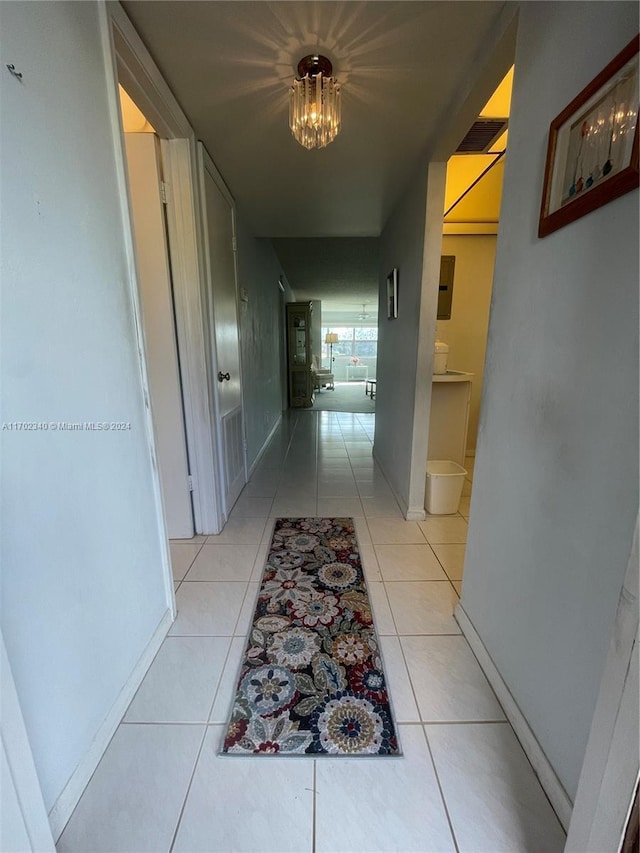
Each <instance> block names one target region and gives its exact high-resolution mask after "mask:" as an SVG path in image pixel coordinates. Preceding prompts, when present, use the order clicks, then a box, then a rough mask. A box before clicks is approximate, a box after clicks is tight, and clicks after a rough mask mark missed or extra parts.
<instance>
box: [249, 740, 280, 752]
mask: <svg viewBox="0 0 640 853" xmlns="http://www.w3.org/2000/svg"><path fill="white" fill-rule="evenodd" d="M253 751H254V752H255V753H260V752H267V753H271V754H273V753H275V752H280V745H279V744H277V743H274V742H273V741H271V740H265V741H264V742H263V743H259V744H258V746H257V748H256V749H254V750H253Z"/></svg>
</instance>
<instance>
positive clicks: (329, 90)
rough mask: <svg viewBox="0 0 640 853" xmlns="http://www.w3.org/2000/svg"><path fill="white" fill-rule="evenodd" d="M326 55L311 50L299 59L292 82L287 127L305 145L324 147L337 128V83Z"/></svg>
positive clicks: (335, 134) (338, 96) (338, 86)
mask: <svg viewBox="0 0 640 853" xmlns="http://www.w3.org/2000/svg"><path fill="white" fill-rule="evenodd" d="M332 71H333V68H332V65H331V63H330V62H329V60H328V59H327V58H326V56H319V55H317V54H311V55H310V56H305V57H304V58H303V59H301V60H300V62H299V63H298V76H297V77H296V78H294V81H293V84H292V86H291V94H290V100H289V127H290V128H291V133H293V135H294V137H295V138H296V139H297V141H298V142H299V143H300V145H303V146H304V147H305V148H324V147H325V146H326V145H328V144H329V143H330V142H333V140H334V139H335V138H336V136H337V135H338V131H339V130H340V84H339V83H338V81H337V80H336V78H335V77H332V76H331V72H332Z"/></svg>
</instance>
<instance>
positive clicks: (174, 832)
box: [169, 723, 208, 853]
mask: <svg viewBox="0 0 640 853" xmlns="http://www.w3.org/2000/svg"><path fill="white" fill-rule="evenodd" d="M207 732H208V728H207V724H206V723H205V725H204V731H203V733H202V740H201V741H200V748H199V749H198V754H197V755H196V760H195V761H194V763H193V770H192V771H191V776H190V777H189V784H188V785H187V790H186V791H185V795H184V799H183V801H182V806H181V807H180V812H179V814H178V820H177V821H176V828H175V830H174V831H173V835H172V836H171V844H170V845H169V853H173V848H174V846H175V843H176V839H177V837H178V831H179V830H180V824H181V823H182V818H183V816H184V810H185V808H186V805H187V800H188V799H189V794H190V793H191V787H192V785H193V780H194V778H195V775H196V770H197V768H198V762H199V761H200V756H201V755H202V750H203V748H204V742H205V739H206V737H207Z"/></svg>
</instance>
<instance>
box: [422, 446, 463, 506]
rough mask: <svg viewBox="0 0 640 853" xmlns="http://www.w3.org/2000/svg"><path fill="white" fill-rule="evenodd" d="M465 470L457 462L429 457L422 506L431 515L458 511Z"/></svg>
mask: <svg viewBox="0 0 640 853" xmlns="http://www.w3.org/2000/svg"><path fill="white" fill-rule="evenodd" d="M466 474H467V472H466V470H465V469H464V468H463V467H462V465H458V463H457V462H450V461H449V460H442V459H430V460H429V461H428V462H427V490H426V496H425V504H424V508H425V509H426V511H427V512H428V513H430V514H431V515H453V513H456V512H458V506H459V504H460V496H461V495H462V486H463V484H464V478H465V476H466Z"/></svg>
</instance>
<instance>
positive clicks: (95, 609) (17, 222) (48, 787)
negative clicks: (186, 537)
mask: <svg viewBox="0 0 640 853" xmlns="http://www.w3.org/2000/svg"><path fill="white" fill-rule="evenodd" d="M0 14H1V15H2V26H1V28H0V38H1V46H2V56H3V57H6V61H7V62H9V61H11V62H14V63H15V65H16V68H17V69H18V70H19V71H21V72H22V73H23V80H22V82H19V81H17V80H15V79H14V78H12V77H11V76H10V75H9V74H8V73H6V72H5V73H3V74H2V75H0V82H1V85H2V92H1V95H2V112H3V120H2V156H3V171H2V187H1V190H2V193H1V195H2V232H1V233H2V253H1V255H2V270H1V273H2V275H1V283H2V297H3V300H2V301H3V310H2V416H3V420H4V421H5V422H9V421H27V422H44V423H46V424H48V423H50V422H57V421H65V422H84V421H107V422H112V421H117V422H124V423H130V424H131V429H130V430H129V429H127V430H124V431H118V432H115V431H109V432H103V431H84V432H76V431H61V430H57V431H54V430H53V429H52V428H49V429H48V430H46V431H44V430H42V431H40V430H39V431H33V432H31V431H29V432H25V431H19V432H15V431H7V430H5V431H3V432H2V433H1V434H0V437H1V439H2V516H3V537H2V631H3V634H4V638H5V643H6V647H7V652H8V656H9V659H10V662H11V667H12V670H13V675H14V679H15V683H16V688H17V693H18V697H19V700H20V704H21V707H22V712H23V715H24V719H25V724H26V729H27V732H28V736H29V740H30V743H31V748H32V751H33V756H34V760H35V765H36V769H37V773H38V777H39V780H40V785H41V787H42V792H43V795H44V800H45V804H46V806H47V808H48V809H50V808H51V807H52V806H53V804H54V803H55V802H56V799H57V798H58V796H59V795H60V793H61V791H62V789H63V788H64V786H65V784H66V783H67V780H68V779H69V777H70V775H71V773H72V772H73V771H74V769H75V768H76V766H77V764H78V762H79V761H80V760H81V759H82V758H83V756H84V755H85V753H86V752H87V750H88V749H89V747H90V745H91V742H92V740H93V738H94V736H95V735H96V732H97V730H98V729H99V727H100V725H101V724H102V723H103V721H104V719H105V717H106V716H107V714H108V712H109V710H110V708H111V707H112V705H113V704H114V702H115V700H116V698H117V696H118V694H119V692H120V690H121V689H122V687H123V685H124V684H125V682H126V681H127V679H128V678H129V676H130V675H131V672H132V670H133V668H134V666H135V664H136V662H137V660H138V658H139V657H140V655H141V653H142V651H143V650H144V649H145V647H146V646H147V643H148V642H149V639H150V637H151V636H152V634H153V632H154V630H155V629H156V627H157V626H158V623H159V622H160V620H161V618H162V617H163V614H165V613H166V612H167V608H168V600H167V593H166V590H165V583H164V572H163V559H164V545H163V543H162V540H161V530H160V523H159V519H158V505H157V503H156V501H157V496H158V492H157V479H155V478H154V474H153V467H152V451H151V446H150V436H149V431H148V426H147V422H146V414H145V408H144V399H143V388H142V378H141V368H140V363H139V354H138V345H137V340H136V330H135V322H134V314H133V305H132V300H131V295H130V270H129V267H128V261H127V257H126V256H125V253H124V250H123V233H124V232H123V219H122V208H121V204H120V200H119V196H118V184H117V174H118V173H117V170H116V157H117V156H118V155H117V153H116V151H115V150H114V137H113V135H112V125H111V122H110V118H109V115H110V113H109V109H110V106H111V108H112V110H115V106H116V101H115V98H116V95H115V86H114V84H113V81H112V79H108V80H107V78H106V76H105V65H104V61H103V53H102V51H103V47H102V45H103V43H102V39H101V33H100V27H99V14H100V9H99V7H98V6H97V5H96V4H94V3H89V2H86V3H75V2H68V3H67V2H57V3H15V4H14V3H3V4H2V9H1V11H0ZM112 114H113V115H115V112H112ZM121 174H122V173H121Z"/></svg>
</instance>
